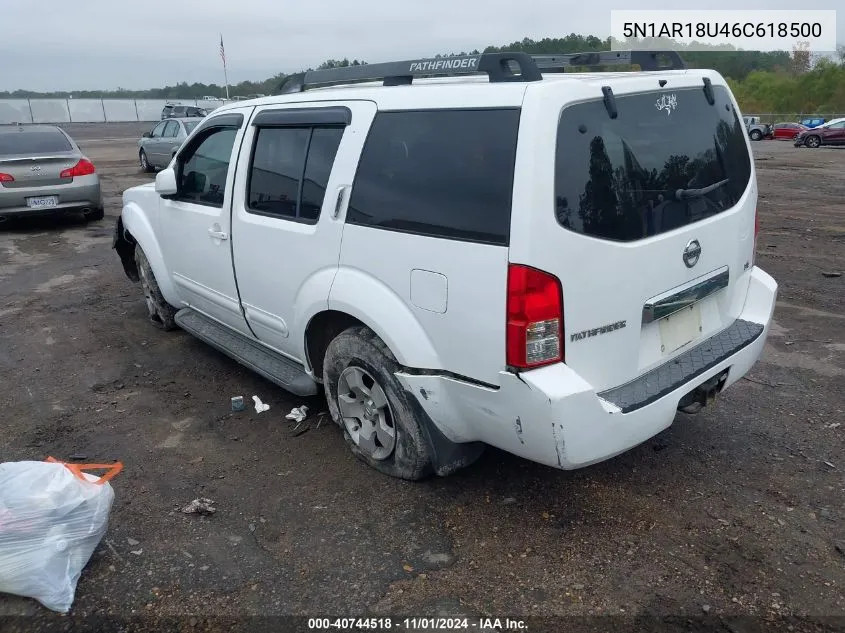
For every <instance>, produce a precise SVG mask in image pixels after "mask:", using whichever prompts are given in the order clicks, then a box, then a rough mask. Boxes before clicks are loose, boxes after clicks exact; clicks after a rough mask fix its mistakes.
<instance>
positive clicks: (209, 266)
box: [114, 51, 777, 480]
mask: <svg viewBox="0 0 845 633" xmlns="http://www.w3.org/2000/svg"><path fill="white" fill-rule="evenodd" d="M663 55H666V54H663ZM658 57H659V56H658V55H656V54H652V53H647V52H630V53H625V52H619V51H614V52H612V53H587V54H574V55H546V56H534V57H532V56H529V55H526V54H524V53H496V54H482V55H468V56H461V57H454V58H439V59H425V60H411V61H407V62H390V63H386V64H368V65H365V66H359V67H351V68H338V69H327V70H320V71H310V72H308V73H304V74H302V75H299V76H294V77H292V78H290V79H289V80H288V82H287V83H286V84H285V88H284V90H283V92H282V94H280V95H278V96H272V97H266V98H262V99H259V100H253V101H247V102H240V103H237V104H230V105H226V106H223V107H221V108H219V109H217V110H215V111H214V112H212V113H211V114H210V115H209V116H208V117H206V118H205V119H203V121H202V123H201V124H200V125H199V126H197V128H196V129H195V130H194V131H193V133H192V134H191V136H190V137H189V138H188V139H187V140H186V142H185V143H184V144H183V145H182V146H181V147H180V149H179V151H178V153H177V154H176V156H175V157H174V158H173V160H172V161H171V163H170V165H169V166H168V167H167V168H166V169H164V170H163V171H161V172H160V173H158V175H157V177H156V181H155V183H149V184H146V185H141V186H138V187H134V188H132V189H129V190H127V191H126V192H125V193H124V194H123V210H122V213H121V216H120V219H119V221H118V223H117V227H116V234H115V243H114V246H115V248H116V250H117V252H118V254H119V255H120V258H121V260H122V262H123V266H124V269H125V271H126V274H127V275H128V276H129V278H130V279H132V280H135V281H139V282H140V285H141V287H142V289H143V292H144V298H145V302H146V306H147V308H148V313H149V317H150V320H151V321H152V322H153V323H154V324H155V325H157V326H158V327H160V328H162V329H165V330H170V329H173V328H175V327H177V326H178V327H181V328H182V329H184V330H186V331H188V332H190V333H192V334H193V335H195V336H197V337H199V338H200V339H202V340H204V341H206V342H208V343H209V344H211V345H214V346H215V347H217V348H219V349H220V350H222V351H224V352H225V353H227V354H229V355H230V356H231V357H233V358H234V359H236V360H237V361H239V362H241V363H243V364H244V365H246V366H248V367H250V368H252V369H254V370H255V371H257V372H258V373H260V374H261V375H263V376H264V377H266V378H267V379H269V380H271V381H273V382H275V383H276V384H278V385H280V386H281V387H283V388H285V389H287V390H288V391H290V392H292V393H294V394H298V395H300V396H306V395H313V394H317V393H318V392H319V391H321V390H322V391H324V392H325V395H326V398H327V401H328V407H329V409H330V411H331V414H332V416H333V418H334V420H335V421H336V422H337V423H338V425H339V426H340V428H341V429H342V432H343V434H344V436H345V438H346V440H347V442H348V443H349V445H350V447H351V449H352V451H353V452H354V453H355V454H356V455H357V456H358V457H359V458H360V459H361V460H363V461H364V462H366V463H367V464H369V465H370V466H372V467H374V468H376V469H378V470H380V471H381V472H383V473H386V474H389V475H392V476H396V477H402V478H406V479H411V480H416V479H420V478H422V477H425V476H427V475H430V474H432V473H437V474H440V475H445V474H447V473H451V472H454V471H455V470H456V469H457V468H460V467H462V466H466V465H467V464H469V463H471V462H472V461H473V460H474V459H475V458H477V457H478V455H479V454H480V453H481V451H482V450H483V449H484V447H485V446H488V445H491V446H496V447H498V448H500V449H503V450H505V451H509V452H511V453H514V454H516V455H519V456H522V457H524V458H526V459H530V460H533V461H536V462H539V463H542V464H546V465H549V466H551V467H555V468H561V469H573V468H580V467H583V466H587V465H589V464H593V463H595V462H599V461H601V460H604V459H607V458H610V457H612V456H614V455H617V454H619V453H621V452H623V451H626V450H628V449H630V448H631V447H634V446H636V445H637V444H639V443H641V442H643V441H645V440H647V439H648V438H650V437H652V436H654V435H655V434H656V433H659V432H660V431H662V430H663V429H665V428H666V427H668V426H669V425H671V424H672V423H673V420H674V418H675V415H676V412H677V411H678V410H679V409H680V410H683V411H689V412H695V411H697V410H698V409H700V408H701V406H703V405H706V404H707V403H709V402H710V401H711V400H712V399H713V398H714V397H715V396H716V395H717V394H719V393H720V392H722V391H723V390H724V389H725V388H726V387H728V386H730V385H732V384H733V383H735V382H736V381H737V380H739V379H740V378H741V377H742V376H743V374H745V373H746V372H747V371H748V370H749V369H750V368H751V366H752V365H753V364H754V363H755V362H756V361H757V359H758V357H759V356H760V354H761V352H762V350H763V346H764V344H765V341H766V337H767V334H768V329H769V325H770V323H771V317H772V311H773V309H774V305H775V298H776V295H777V284H776V283H775V281H774V280H773V279H772V278H771V277H770V276H769V275H768V274H766V273H765V272H763V271H762V270H761V269H760V268H759V267H757V266H756V264H755V244H756V238H757V181H756V177H755V171H754V164H753V161H752V160H751V156H750V145H749V142H748V136H747V134H746V129H745V126H744V125H743V121H742V117H741V114H740V112H739V107H738V105H737V103H736V101H735V100H734V98H733V96H732V94H731V91H730V89H729V88H728V86H727V84H726V82H725V80H724V79H723V78H722V77H721V76H720V75H719V74H718V73H716V72H714V71H709V70H685V69H684V66H683V64H682V62H681V61H680V58H679V57H677V55H669V57H670V60H669V61H670V64H669V66H668V67H666V65H665V64H663V63H662V62H660V60H659V59H658ZM620 60H621V61H620ZM664 61H665V60H664ZM615 63H629V64H630V63H634V64H636V65H639V66H640V67H641V70H640V71H639V72H620V73H589V74H588V73H569V74H567V73H563V72H560V71H561V70H564V69H569V68H571V67H581V66H585V65H598V66H604V65H610V64H615ZM443 75H453V76H450V77H444V76H443ZM432 76H436V77H432ZM362 82H363V83H362ZM319 86H328V87H319Z"/></svg>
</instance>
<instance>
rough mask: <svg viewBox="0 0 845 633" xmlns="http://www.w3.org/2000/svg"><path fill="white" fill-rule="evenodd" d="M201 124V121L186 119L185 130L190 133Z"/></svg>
mask: <svg viewBox="0 0 845 633" xmlns="http://www.w3.org/2000/svg"><path fill="white" fill-rule="evenodd" d="M199 124H200V122H199V121H185V132H186V133H188V134H190V133H191V132H193V131H194V128H195V127H196V126H198V125H199Z"/></svg>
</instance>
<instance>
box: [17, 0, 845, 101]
mask: <svg viewBox="0 0 845 633" xmlns="http://www.w3.org/2000/svg"><path fill="white" fill-rule="evenodd" d="M838 4H840V0H816V2H815V3H814V4H813V5H812V6H810V7H803V8H804V9H828V10H830V9H835V8H837V5H838ZM3 5H4V6H3V7H2V11H0V90H15V89H26V90H38V91H49V90H86V89H87V90H96V89H103V90H108V89H117V88H126V89H145V88H158V87H163V86H165V85H173V84H175V83H177V82H180V81H187V82H188V83H193V82H203V83H212V82H213V83H217V84H219V85H223V83H224V77H223V68H222V62H221V59H220V56H219V44H220V34H221V32H222V35H223V41H224V45H225V48H226V58H227V66H228V75H229V83H230V84H236V83H237V82H239V81H244V80H264V79H266V78H268V77H271V76H273V75H274V74H276V73H278V72H286V73H287V72H296V71H298V70H302V69H304V68H308V67H309V66H310V67H314V66H316V65H318V64H319V63H320V62H322V61H324V60H326V59H332V58H333V59H342V58H344V57H348V58H349V59H350V60H351V59H356V58H357V59H364V60H366V61H368V62H377V61H390V60H399V59H406V58H413V57H419V56H430V55H434V54H436V53H440V52H452V51H454V52H460V51H462V50H472V49H474V48H478V49H481V48H483V47H484V46H487V45H489V44H494V45H501V44H507V43H510V42H513V41H515V40H520V39H522V38H523V37H530V38H532V39H541V38H543V37H562V36H565V35H567V34H569V33H579V34H583V35H597V36H599V37H602V38H604V37H607V36H609V35H610V8H611V7H612V6H614V5H609V6H608V5H604V3H589V2H584V1H583V0H516V1H515V0H451V1H448V2H447V1H446V0H424V1H421V0H393V1H390V0H355V1H353V2H350V1H347V0H322V2H319V3H318V2H314V3H308V2H285V1H283V0H200V1H198V2H173V1H172V0H145V1H144V2H138V1H137V0H132V1H129V0H81V1H80V2H67V0H61V1H60V0H40V2H38V3H36V4H33V3H30V2H14V1H11V2H4V3H3ZM604 6H607V8H603V7H604ZM795 6H796V5H795V3H794V2H793V1H792V0H751V1H746V2H744V3H741V4H739V5H738V4H737V2H736V0H708V1H707V2H706V3H701V4H698V5H696V4H694V3H683V4H682V3H680V2H678V1H677V0H664V1H657V2H656V1H651V2H648V3H646V4H643V5H642V6H640V5H639V4H631V3H630V2H626V3H619V5H618V8H620V9H622V8H624V9H651V10H660V9H666V10H668V9H701V8H708V9H713V10H716V9H738V8H740V9H745V10H760V11H761V13H760V16H761V19H765V16H766V13H765V10H767V9H768V10H771V9H794V8H795ZM36 7H37V9H36ZM597 7H602V8H597ZM837 41H838V42H845V10H840V11H839V13H838V15H837Z"/></svg>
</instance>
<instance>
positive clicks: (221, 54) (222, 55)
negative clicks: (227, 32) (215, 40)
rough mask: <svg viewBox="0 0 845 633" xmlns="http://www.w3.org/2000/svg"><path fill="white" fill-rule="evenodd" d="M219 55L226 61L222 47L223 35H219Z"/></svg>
mask: <svg viewBox="0 0 845 633" xmlns="http://www.w3.org/2000/svg"><path fill="white" fill-rule="evenodd" d="M220 57H221V59H222V60H223V63H224V64H225V63H226V50H225V49H224V48H223V35H221V36H220Z"/></svg>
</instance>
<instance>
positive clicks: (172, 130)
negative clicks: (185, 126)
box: [162, 121, 179, 138]
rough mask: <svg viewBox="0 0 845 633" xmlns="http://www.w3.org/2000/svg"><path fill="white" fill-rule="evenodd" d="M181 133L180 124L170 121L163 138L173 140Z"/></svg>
mask: <svg viewBox="0 0 845 633" xmlns="http://www.w3.org/2000/svg"><path fill="white" fill-rule="evenodd" d="M178 132H179V124H178V123H177V122H176V121H168V122H167V125H166V126H165V127H164V134H162V136H163V137H164V138H171V137H174V136H176V134H177V133H178Z"/></svg>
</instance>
